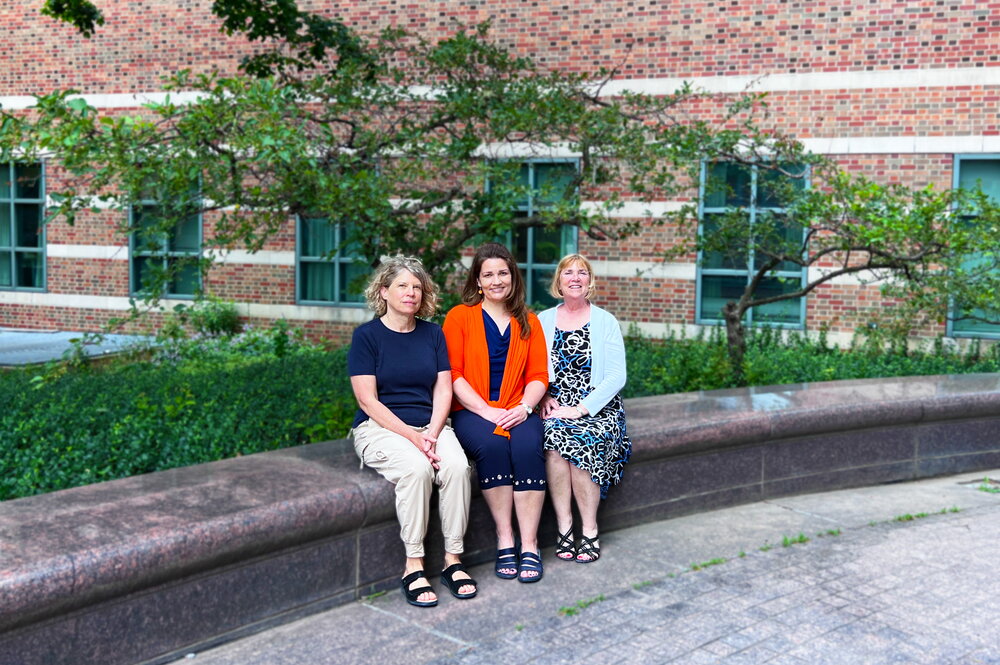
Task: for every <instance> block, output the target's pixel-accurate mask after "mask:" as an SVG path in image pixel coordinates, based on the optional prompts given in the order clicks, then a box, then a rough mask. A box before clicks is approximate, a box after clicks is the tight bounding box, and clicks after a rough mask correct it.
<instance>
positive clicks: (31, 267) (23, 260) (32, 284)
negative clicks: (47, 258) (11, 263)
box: [16, 252, 43, 289]
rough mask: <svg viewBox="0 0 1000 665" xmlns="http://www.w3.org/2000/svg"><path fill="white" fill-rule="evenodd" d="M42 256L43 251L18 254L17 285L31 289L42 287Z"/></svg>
mask: <svg viewBox="0 0 1000 665" xmlns="http://www.w3.org/2000/svg"><path fill="white" fill-rule="evenodd" d="M42 256H43V255H42V253H41V252H18V253H17V254H16V260H17V284H16V286H21V287H25V288H31V289H37V288H41V287H42V283H43V282H42V268H43V263H42Z"/></svg>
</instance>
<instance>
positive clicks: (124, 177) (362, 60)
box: [0, 0, 798, 297]
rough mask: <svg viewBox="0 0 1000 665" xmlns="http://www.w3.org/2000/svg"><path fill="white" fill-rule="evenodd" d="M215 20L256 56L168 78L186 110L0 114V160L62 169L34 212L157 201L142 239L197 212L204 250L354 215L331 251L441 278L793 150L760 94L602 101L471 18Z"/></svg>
mask: <svg viewBox="0 0 1000 665" xmlns="http://www.w3.org/2000/svg"><path fill="white" fill-rule="evenodd" d="M46 11H47V12H48V13H50V14H52V15H55V16H58V17H60V18H62V19H64V20H69V21H70V22H72V23H73V24H74V25H76V26H77V27H78V28H79V29H80V30H82V31H84V33H85V34H87V33H90V32H93V31H94V30H96V29H97V25H99V24H100V20H102V18H103V17H102V16H101V15H100V12H99V11H98V10H97V9H96V8H95V7H94V6H93V5H92V4H90V3H88V2H86V1H85V0H74V1H72V2H68V1H67V2H64V1H62V0H49V2H48V4H47V5H46ZM213 11H214V12H215V13H216V15H217V16H218V17H219V18H220V20H221V23H222V28H221V29H222V30H224V31H227V32H230V33H241V34H244V35H245V36H246V37H247V38H248V39H250V40H252V41H254V40H259V41H262V42H264V43H265V46H266V48H265V47H261V48H258V49H256V50H255V52H254V54H253V55H252V56H251V57H248V58H246V59H244V60H243V62H242V64H241V66H240V70H239V73H238V74H236V75H231V76H226V75H222V74H219V73H213V74H205V75H198V76H194V75H192V74H190V73H189V72H186V71H182V72H179V73H177V74H175V75H174V76H172V77H171V78H170V79H169V80H168V82H167V84H166V89H167V90H168V91H196V92H197V93H198V99H197V100H196V101H194V102H190V103H183V104H180V103H174V102H173V101H170V100H168V101H165V102H163V103H151V104H148V105H147V106H146V107H145V108H144V109H143V111H142V112H141V113H139V114H133V115H114V116H108V115H101V114H100V113H99V112H98V111H97V110H96V109H94V108H92V107H90V106H89V105H88V104H87V103H86V102H85V101H84V100H83V99H82V98H80V97H79V96H75V95H74V91H71V90H64V91H58V92H55V93H52V94H49V95H42V96H39V97H38V98H37V105H36V107H35V108H34V109H33V111H32V113H30V114H14V113H3V115H2V126H0V158H3V159H6V158H9V157H10V156H11V155H13V154H17V155H19V158H20V159H31V158H33V157H34V156H36V155H38V154H40V153H46V154H49V155H52V156H54V157H55V158H56V159H57V161H58V164H59V165H60V166H61V168H63V169H64V170H65V171H66V172H67V174H68V176H69V177H68V178H65V179H61V180H60V182H61V183H62V184H63V185H62V187H61V189H60V190H57V191H53V192H52V193H51V198H52V200H53V201H54V202H55V204H56V205H55V206H54V207H53V208H52V209H51V210H50V212H51V214H50V216H49V219H50V220H51V219H57V218H62V219H65V220H66V221H68V222H69V223H73V222H74V220H75V217H76V215H77V214H78V213H79V212H80V211H81V210H82V209H86V208H90V207H92V206H94V205H95V204H96V203H100V205H101V207H102V208H104V209H107V208H111V209H118V210H126V209H128V207H129V206H131V205H133V204H135V203H137V202H139V201H141V200H144V199H155V200H156V201H161V202H164V204H163V205H164V210H162V211H160V214H158V216H157V217H158V222H157V224H158V226H157V228H155V229H149V228H148V227H144V231H147V232H148V231H162V232H169V231H170V229H171V228H173V227H174V226H176V225H177V223H178V222H179V220H182V219H183V218H186V217H190V216H191V215H192V214H194V213H196V212H200V213H210V216H209V217H207V218H206V219H208V220H210V221H211V223H212V224H213V225H214V228H213V233H212V234H211V237H212V238H214V240H213V242H215V243H216V244H217V245H218V246H219V247H222V248H235V247H244V248H246V249H248V250H251V251H255V250H259V249H260V248H261V247H262V246H263V245H264V243H265V242H266V241H267V240H268V238H270V237H272V236H273V235H274V234H275V233H276V232H277V231H278V230H279V229H281V228H282V227H283V226H284V225H285V224H286V223H287V220H288V219H289V215H296V214H297V215H302V216H306V217H313V218H315V217H321V218H326V219H328V220H330V221H334V222H350V224H349V226H350V229H351V233H350V235H349V236H348V237H347V239H346V241H347V242H349V243H350V244H351V246H352V248H353V249H355V251H357V252H359V253H360V255H361V256H363V257H364V258H365V260H366V261H367V262H368V263H370V264H372V265H375V264H377V262H378V260H379V258H380V257H381V256H383V255H386V254H395V253H399V252H404V253H407V254H415V255H417V256H419V257H420V258H421V259H422V260H423V261H424V263H425V264H426V265H427V267H428V268H429V269H430V270H431V271H432V273H433V274H434V275H435V276H436V277H437V278H438V279H439V280H441V281H442V282H444V281H446V280H447V278H448V276H449V275H450V274H452V273H453V271H455V270H457V269H458V268H459V267H460V262H459V257H460V254H461V250H462V248H463V247H465V246H467V245H468V244H469V243H471V242H477V241H480V240H484V239H492V238H496V237H498V236H501V235H503V234H504V233H506V232H508V231H510V230H512V229H514V228H517V227H529V226H530V227H548V228H551V227H554V226H556V225H559V224H575V225H578V226H579V227H580V228H581V229H582V230H583V231H584V232H586V233H588V234H589V235H591V236H592V237H594V238H599V239H606V238H621V237H625V236H627V235H629V234H631V233H634V232H635V231H636V230H638V228H639V226H638V223H637V222H635V221H634V220H632V221H622V220H621V219H619V218H618V217H616V216H615V214H614V212H615V210H616V209H617V208H619V207H620V206H621V204H622V193H628V196H629V197H630V198H634V197H635V196H637V195H638V196H641V197H645V198H646V199H660V200H663V199H671V198H675V197H678V196H681V195H689V194H690V191H691V188H692V187H694V186H695V185H696V183H697V174H698V169H699V163H700V160H702V159H705V158H712V159H742V158H743V157H742V156H741V155H742V154H743V153H742V151H743V150H745V149H746V148H747V146H748V145H749V146H750V147H752V148H754V149H755V150H756V149H760V150H763V149H767V150H771V151H774V150H785V151H788V150H790V151H793V152H797V151H798V148H797V147H796V146H795V144H794V143H792V142H783V141H781V140H776V139H775V137H774V136H772V135H770V134H766V133H764V132H759V131H757V130H756V129H755V126H754V124H753V116H754V113H755V111H756V110H757V108H758V105H759V102H760V100H761V98H760V97H759V96H755V95H747V96H744V97H740V98H738V99H736V100H735V101H734V102H733V103H732V104H730V106H729V107H728V109H727V113H725V114H724V117H723V118H721V119H720V120H718V121H717V122H714V123H709V122H705V121H699V120H690V119H688V117H687V116H686V114H685V108H686V105H689V104H694V103H696V102H699V101H701V100H702V99H703V98H704V97H705V95H704V94H702V93H699V92H697V91H695V90H692V89H691V88H690V87H683V88H681V89H680V90H678V91H677V92H676V93H675V94H673V95H667V96H659V97H651V96H643V95H633V94H624V95H621V96H617V97H615V98H607V97H604V96H602V95H601V94H600V89H601V86H602V85H603V84H604V83H605V82H606V81H607V80H608V79H609V78H610V77H611V76H612V72H597V73H596V74H595V75H594V76H582V75H576V74H566V73H562V72H559V71H549V70H543V69H541V68H539V67H538V66H536V64H535V63H533V62H532V61H531V60H530V59H528V58H524V57H519V56H517V55H516V54H514V53H512V52H511V51H510V50H509V49H507V48H505V47H504V46H502V45H500V44H498V43H497V42H496V41H494V40H493V39H492V38H491V36H490V34H489V31H488V26H487V25H485V24H484V25H477V26H468V27H465V28H459V29H457V30H456V32H455V33H454V34H453V35H450V36H448V37H446V38H443V39H440V40H437V41H428V40H425V39H422V38H421V37H419V36H417V35H411V34H407V33H405V32H403V31H400V30H385V31H383V32H381V33H380V34H377V35H374V36H363V35H360V34H358V33H356V32H354V31H352V30H351V29H350V28H348V27H347V26H345V25H344V24H343V23H341V22H339V21H336V20H333V19H327V18H323V17H319V16H316V15H314V14H310V13H308V12H303V11H301V10H299V9H298V7H297V6H296V5H295V3H294V2H292V1H291V0H255V1H253V2H244V1H243V0H240V1H238V2H237V1H236V0H218V1H217V2H216V3H215V4H214V5H213ZM513 146H516V147H517V149H514V148H513ZM553 151H559V152H560V154H565V153H566V151H570V153H572V154H575V155H578V156H579V164H580V167H579V169H578V170H577V172H576V174H575V176H574V177H572V178H567V179H563V180H561V181H559V182H557V183H551V184H549V185H548V189H549V190H550V191H546V192H542V193H541V196H540V197H541V198H543V199H545V200H547V201H550V202H551V203H550V204H549V205H546V206H542V207H541V208H540V209H539V210H538V212H537V214H534V215H532V216H529V217H525V216H518V214H517V213H516V209H517V206H516V202H517V201H519V200H523V199H524V198H525V196H526V195H527V191H526V189H527V185H526V183H524V182H523V181H522V179H521V178H520V175H519V174H520V172H519V167H520V162H521V161H522V160H523V158H524V157H525V156H545V155H548V154H552V153H553ZM192 183H197V193H196V194H197V195H196V196H192ZM536 196H537V193H536ZM581 200H587V201H595V202H598V204H597V205H591V206H586V207H581V206H580V205H578V202H579V201H581ZM121 218H122V219H124V218H125V216H124V215H123V216H122V217H121ZM124 230H125V231H130V230H132V229H128V228H125V229H124ZM173 265H174V266H175V267H176V268H178V269H180V268H181V267H182V262H180V261H178V262H177V263H175V264H173ZM161 279H169V275H163V276H161ZM150 292H151V293H153V294H154V297H155V293H156V292H157V290H156V289H151V290H150Z"/></svg>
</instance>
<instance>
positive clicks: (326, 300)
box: [295, 217, 370, 305]
mask: <svg viewBox="0 0 1000 665" xmlns="http://www.w3.org/2000/svg"><path fill="white" fill-rule="evenodd" d="M349 231H350V228H349V227H348V226H347V225H345V224H335V223H331V222H330V221H329V220H327V219H324V218H312V217H300V218H299V220H298V230H297V233H298V242H296V243H295V246H296V248H297V252H298V261H296V276H295V282H296V285H297V289H296V292H297V298H298V301H299V302H300V303H306V304H323V305H329V304H335V305H344V304H355V303H363V302H364V301H365V297H364V285H363V284H359V282H360V281H361V280H363V279H364V278H366V277H367V276H368V274H369V272H370V270H369V268H368V266H367V265H366V264H365V263H364V261H359V260H358V259H357V257H358V252H357V250H356V248H354V247H352V245H351V244H350V243H348V242H347V236H348V234H349Z"/></svg>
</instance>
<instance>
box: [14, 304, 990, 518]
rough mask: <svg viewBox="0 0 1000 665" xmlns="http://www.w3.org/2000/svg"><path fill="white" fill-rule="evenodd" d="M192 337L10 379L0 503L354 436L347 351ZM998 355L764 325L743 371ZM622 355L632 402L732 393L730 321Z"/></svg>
mask: <svg viewBox="0 0 1000 665" xmlns="http://www.w3.org/2000/svg"><path fill="white" fill-rule="evenodd" d="M220 311H223V310H222V309H220ZM222 318H225V317H222ZM187 334H188V333H187V332H186V331H185V332H184V334H181V335H177V336H169V335H168V336H164V337H162V338H161V339H160V340H158V342H157V344H156V345H151V346H148V347H146V348H142V349H139V352H138V353H136V354H135V355H134V356H133V357H129V358H123V359H122V361H121V362H117V363H111V364H108V365H101V366H100V367H87V366H86V365H82V366H76V365H73V366H66V365H62V366H60V367H59V368H58V369H57V370H54V371H49V372H47V373H45V374H43V375H41V376H35V374H37V371H36V370H27V371H12V372H5V373H0V404H3V405H4V408H3V410H2V411H0V499H11V498H16V497H20V496H29V495H32V494H39V493H42V492H49V491H53V490H58V489H65V488H68V487H75V486H78V485H85V484H88V483H93V482H100V481H104V480H111V479H114V478H121V477H125V476H130V475H136V474H141V473H148V472H151V471H157V470H162V469H168V468H172V467H178V466H187V465H191V464H199V463H202V462H209V461H214V460H218V459H224V458H226V457H232V456H235V455H246V454H250V453H254V452H259V451H264V450H273V449H276V448H282V447H286V446H293V445H298V444H303V443H310V442H315V441H325V440H329V439H336V438H341V437H343V436H345V435H346V434H347V431H348V428H349V426H350V422H351V420H352V419H353V417H354V413H355V409H356V404H355V402H354V398H353V395H352V393H351V388H350V379H349V377H348V376H347V361H346V358H347V348H346V347H340V348H335V349H332V350H327V349H324V348H322V347H320V346H318V345H313V344H309V343H308V342H307V341H306V340H305V338H304V336H303V335H302V333H301V331H299V330H296V329H294V328H292V327H291V326H289V325H288V324H287V323H285V322H283V321H279V322H278V323H276V324H275V325H274V326H273V327H272V328H270V329H251V330H247V331H244V332H241V333H239V334H237V335H227V334H214V332H213V331H209V330H205V331H204V332H203V333H201V334H200V335H196V336H195V337H186V336H185V335H187ZM997 349H1000V346H990V347H987V348H984V349H980V348H979V347H978V345H972V346H970V347H969V348H968V349H967V350H965V351H958V350H954V349H952V348H950V347H947V346H945V345H944V344H942V343H941V342H935V343H933V344H931V345H930V346H928V347H927V348H926V349H924V350H918V351H907V350H906V349H905V347H898V346H897V347H885V348H883V347H879V346H876V345H869V346H864V345H860V346H858V347H857V348H855V349H849V350H846V351H842V350H839V349H836V348H834V347H831V346H829V345H828V344H827V343H826V342H825V340H824V339H823V337H822V336H820V337H819V339H816V340H811V339H808V338H807V337H806V336H804V335H801V334H795V333H793V334H785V335H782V334H780V333H778V332H777V331H774V330H771V329H760V330H754V331H752V333H751V335H750V343H749V347H748V353H747V356H746V372H745V375H746V377H747V379H748V380H751V381H753V383H754V384H755V385H776V384H787V383H801V382H813V381H825V380H833V379H851V378H868V377H878V376H901V375H910V374H947V373H960V372H996V371H1000V362H998V354H997ZM626 353H627V355H628V369H629V381H628V384H627V386H626V387H625V390H624V391H623V392H624V394H625V396H626V397H639V396H645V395H657V394H666V393H674V392H688V391H693V390H711V389H715V388H727V387H731V379H730V378H729V377H730V376H732V374H731V373H730V372H729V371H728V367H727V363H728V362H729V360H728V357H727V353H726V345H725V340H724V339H723V336H722V334H721V330H720V329H714V330H711V331H709V332H707V333H705V334H702V335H699V336H697V337H690V338H685V337H682V336H672V337H669V338H667V339H662V340H657V339H649V338H643V337H638V336H634V335H633V336H630V337H629V338H627V339H626Z"/></svg>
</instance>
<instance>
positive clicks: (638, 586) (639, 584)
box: [632, 580, 653, 591]
mask: <svg viewBox="0 0 1000 665" xmlns="http://www.w3.org/2000/svg"><path fill="white" fill-rule="evenodd" d="M652 583H653V581H652V580H643V581H642V582H636V583H635V584H633V585H632V588H633V589H635V590H636V591H638V590H639V589H641V588H643V587H647V586H649V585H650V584H652Z"/></svg>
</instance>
